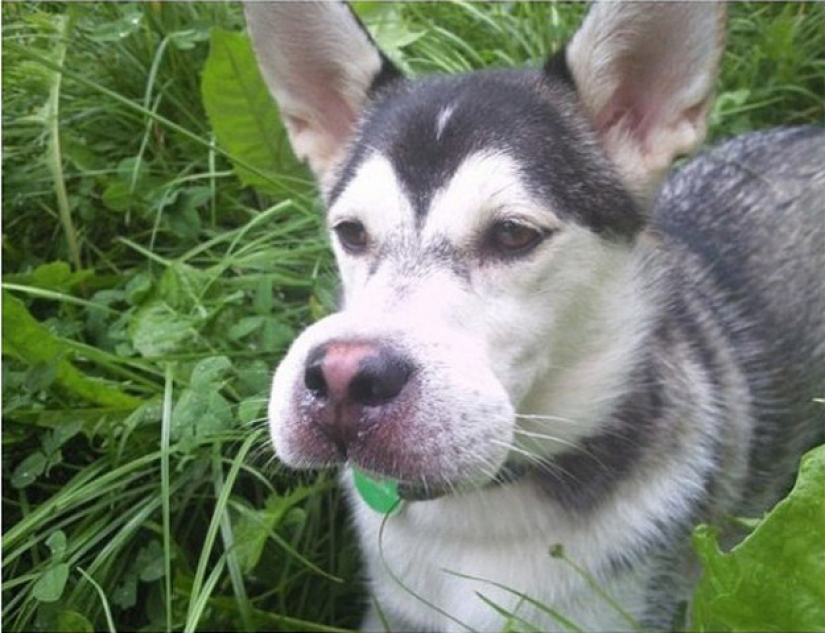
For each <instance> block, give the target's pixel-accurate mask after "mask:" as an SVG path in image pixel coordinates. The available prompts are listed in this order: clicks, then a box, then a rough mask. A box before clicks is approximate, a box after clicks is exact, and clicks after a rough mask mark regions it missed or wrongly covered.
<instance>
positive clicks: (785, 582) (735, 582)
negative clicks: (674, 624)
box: [693, 446, 825, 631]
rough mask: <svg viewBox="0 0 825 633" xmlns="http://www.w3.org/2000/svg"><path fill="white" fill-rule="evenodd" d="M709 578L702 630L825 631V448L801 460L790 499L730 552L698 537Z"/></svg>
mask: <svg viewBox="0 0 825 633" xmlns="http://www.w3.org/2000/svg"><path fill="white" fill-rule="evenodd" d="M693 541H694V546H695V548H696V550H697V552H698V553H699V557H700V559H701V560H702V566H703V573H702V578H701V581H700V583H699V585H698V587H697V589H696V592H695V594H694V603H693V614H694V615H693V618H694V622H693V624H694V628H696V629H697V630H699V631H825V446H821V447H819V448H817V449H815V450H813V451H811V452H810V453H808V454H807V455H806V456H805V457H803V459H802V465H801V468H800V471H799V477H798V479H797V482H796V485H795V486H794V489H793V490H792V491H791V493H790V494H789V495H788V497H786V498H785V499H784V500H783V501H781V502H780V503H778V504H777V505H776V507H775V508H774V509H773V510H772V511H771V512H770V513H769V514H768V515H767V516H766V517H765V519H764V520H763V521H761V522H760V524H759V525H758V526H757V528H756V529H755V530H754V531H753V532H752V533H751V534H750V535H749V536H748V537H747V538H746V539H745V540H744V541H743V542H742V543H740V544H739V545H737V546H736V547H734V548H733V549H732V550H731V551H730V552H728V553H723V552H721V551H720V550H719V547H718V544H717V540H716V534H715V532H714V530H713V528H711V527H709V526H699V527H698V528H697V529H696V531H695V532H694V537H693Z"/></svg>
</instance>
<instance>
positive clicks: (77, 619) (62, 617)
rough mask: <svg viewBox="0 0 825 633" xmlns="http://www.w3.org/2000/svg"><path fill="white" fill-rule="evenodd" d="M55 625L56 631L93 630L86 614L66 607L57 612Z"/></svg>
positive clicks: (78, 632)
mask: <svg viewBox="0 0 825 633" xmlns="http://www.w3.org/2000/svg"><path fill="white" fill-rule="evenodd" d="M55 625H56V626H55V629H54V630H55V631H56V632H57V633H92V632H93V631H94V630H95V627H94V626H92V623H91V622H89V620H88V619H86V616H83V615H81V614H80V613H78V612H77V611H71V610H68V609H64V610H61V611H60V612H58V614H57V617H56V618H55Z"/></svg>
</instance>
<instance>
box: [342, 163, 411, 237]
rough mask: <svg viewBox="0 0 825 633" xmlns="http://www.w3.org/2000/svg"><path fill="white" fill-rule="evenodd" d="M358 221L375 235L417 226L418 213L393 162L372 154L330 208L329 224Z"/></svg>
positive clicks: (383, 234)
mask: <svg viewBox="0 0 825 633" xmlns="http://www.w3.org/2000/svg"><path fill="white" fill-rule="evenodd" d="M342 220H358V221H359V222H362V223H363V224H364V227H365V228H366V229H367V232H368V233H369V234H370V235H371V236H374V237H380V236H386V235H390V234H392V233H397V232H399V231H403V230H410V229H412V228H413V227H414V226H415V212H414V211H413V207H412V204H410V201H409V198H408V197H407V196H406V194H405V193H404V190H403V188H402V187H401V183H400V182H399V181H398V177H397V176H396V174H395V170H394V169H393V167H392V164H391V163H390V161H388V160H387V159H386V158H384V157H383V156H381V155H380V154H373V155H372V156H370V157H369V158H367V159H366V160H364V162H363V163H361V165H360V166H359V167H358V169H357V171H356V172H355V175H354V176H353V177H352V178H351V179H350V181H349V183H348V184H347V185H346V187H345V188H344V190H343V191H342V192H341V194H340V195H339V196H338V199H337V200H336V201H335V203H334V204H333V205H332V207H330V209H329V215H328V217H327V224H328V225H329V226H335V224H336V223H337V222H340V221H342Z"/></svg>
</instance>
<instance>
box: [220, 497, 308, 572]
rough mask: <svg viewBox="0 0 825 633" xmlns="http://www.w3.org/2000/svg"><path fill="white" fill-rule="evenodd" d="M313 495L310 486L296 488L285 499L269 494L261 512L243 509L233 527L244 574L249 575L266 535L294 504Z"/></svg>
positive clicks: (267, 535)
mask: <svg viewBox="0 0 825 633" xmlns="http://www.w3.org/2000/svg"><path fill="white" fill-rule="evenodd" d="M313 494H316V490H315V488H314V487H311V486H309V487H304V488H297V489H296V490H295V491H294V492H292V493H291V494H289V495H287V496H281V495H279V494H277V493H273V494H271V495H270V496H269V499H267V502H266V506H265V507H264V508H263V509H261V510H253V509H248V508H245V509H244V510H243V512H242V514H241V517H240V519H239V520H238V524H237V525H236V526H235V540H236V547H237V554H238V559H239V560H240V561H241V566H242V567H243V570H244V572H245V573H250V572H252V571H253V570H254V569H255V567H256V566H257V565H258V562H259V561H260V559H261V554H263V551H264V545H266V541H267V539H269V538H270V533H271V532H273V531H274V530H276V529H277V528H278V526H279V525H280V523H281V522H282V521H283V520H284V518H285V516H286V515H287V513H288V512H289V511H290V509H292V508H293V507H294V506H295V505H296V504H297V503H300V502H301V501H303V500H304V499H306V498H307V497H309V496H311V495H313Z"/></svg>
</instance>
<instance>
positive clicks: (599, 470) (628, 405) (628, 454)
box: [534, 365, 665, 514]
mask: <svg viewBox="0 0 825 633" xmlns="http://www.w3.org/2000/svg"><path fill="white" fill-rule="evenodd" d="M637 382H638V391H635V392H634V396H633V397H632V398H629V399H627V400H626V401H625V403H624V404H623V405H621V406H620V407H619V408H618V410H617V411H616V412H615V413H614V414H613V420H612V421H611V424H610V426H609V427H608V428H607V429H606V430H604V431H603V432H601V433H599V434H598V435H594V436H592V437H588V438H585V439H583V440H582V441H581V442H580V446H581V448H579V449H577V450H572V451H568V452H565V453H562V454H561V455H559V456H557V457H555V458H553V459H552V460H550V461H549V462H548V463H547V464H546V466H545V467H544V468H539V469H536V471H535V475H534V476H535V477H536V479H537V480H538V481H539V483H540V485H541V486H542V488H543V489H544V490H545V491H546V492H547V494H548V495H549V496H550V497H552V498H553V499H555V500H556V501H557V502H558V503H559V504H561V505H562V506H563V507H564V508H565V509H567V510H570V511H574V512H579V513H582V514H584V513H587V512H588V511H590V510H593V509H595V508H596V506H597V505H598V504H599V503H600V502H601V501H604V500H605V499H608V498H609V497H610V493H611V492H612V491H613V490H615V488H616V486H617V485H619V484H620V483H621V482H622V481H623V480H625V479H626V478H627V477H628V476H629V475H630V474H631V473H632V471H633V468H634V467H635V466H636V464H637V463H638V461H639V457H640V456H641V455H643V454H644V452H645V451H647V450H649V446H650V445H652V444H654V443H655V442H656V437H655V435H656V429H655V422H656V420H657V419H659V418H660V416H661V414H662V411H663V410H664V408H665V402H664V399H663V394H662V391H661V389H662V387H661V385H660V381H659V380H658V378H657V375H656V373H655V370H654V369H653V366H652V365H646V366H645V370H644V373H643V374H642V377H641V378H640V379H639V380H637Z"/></svg>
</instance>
